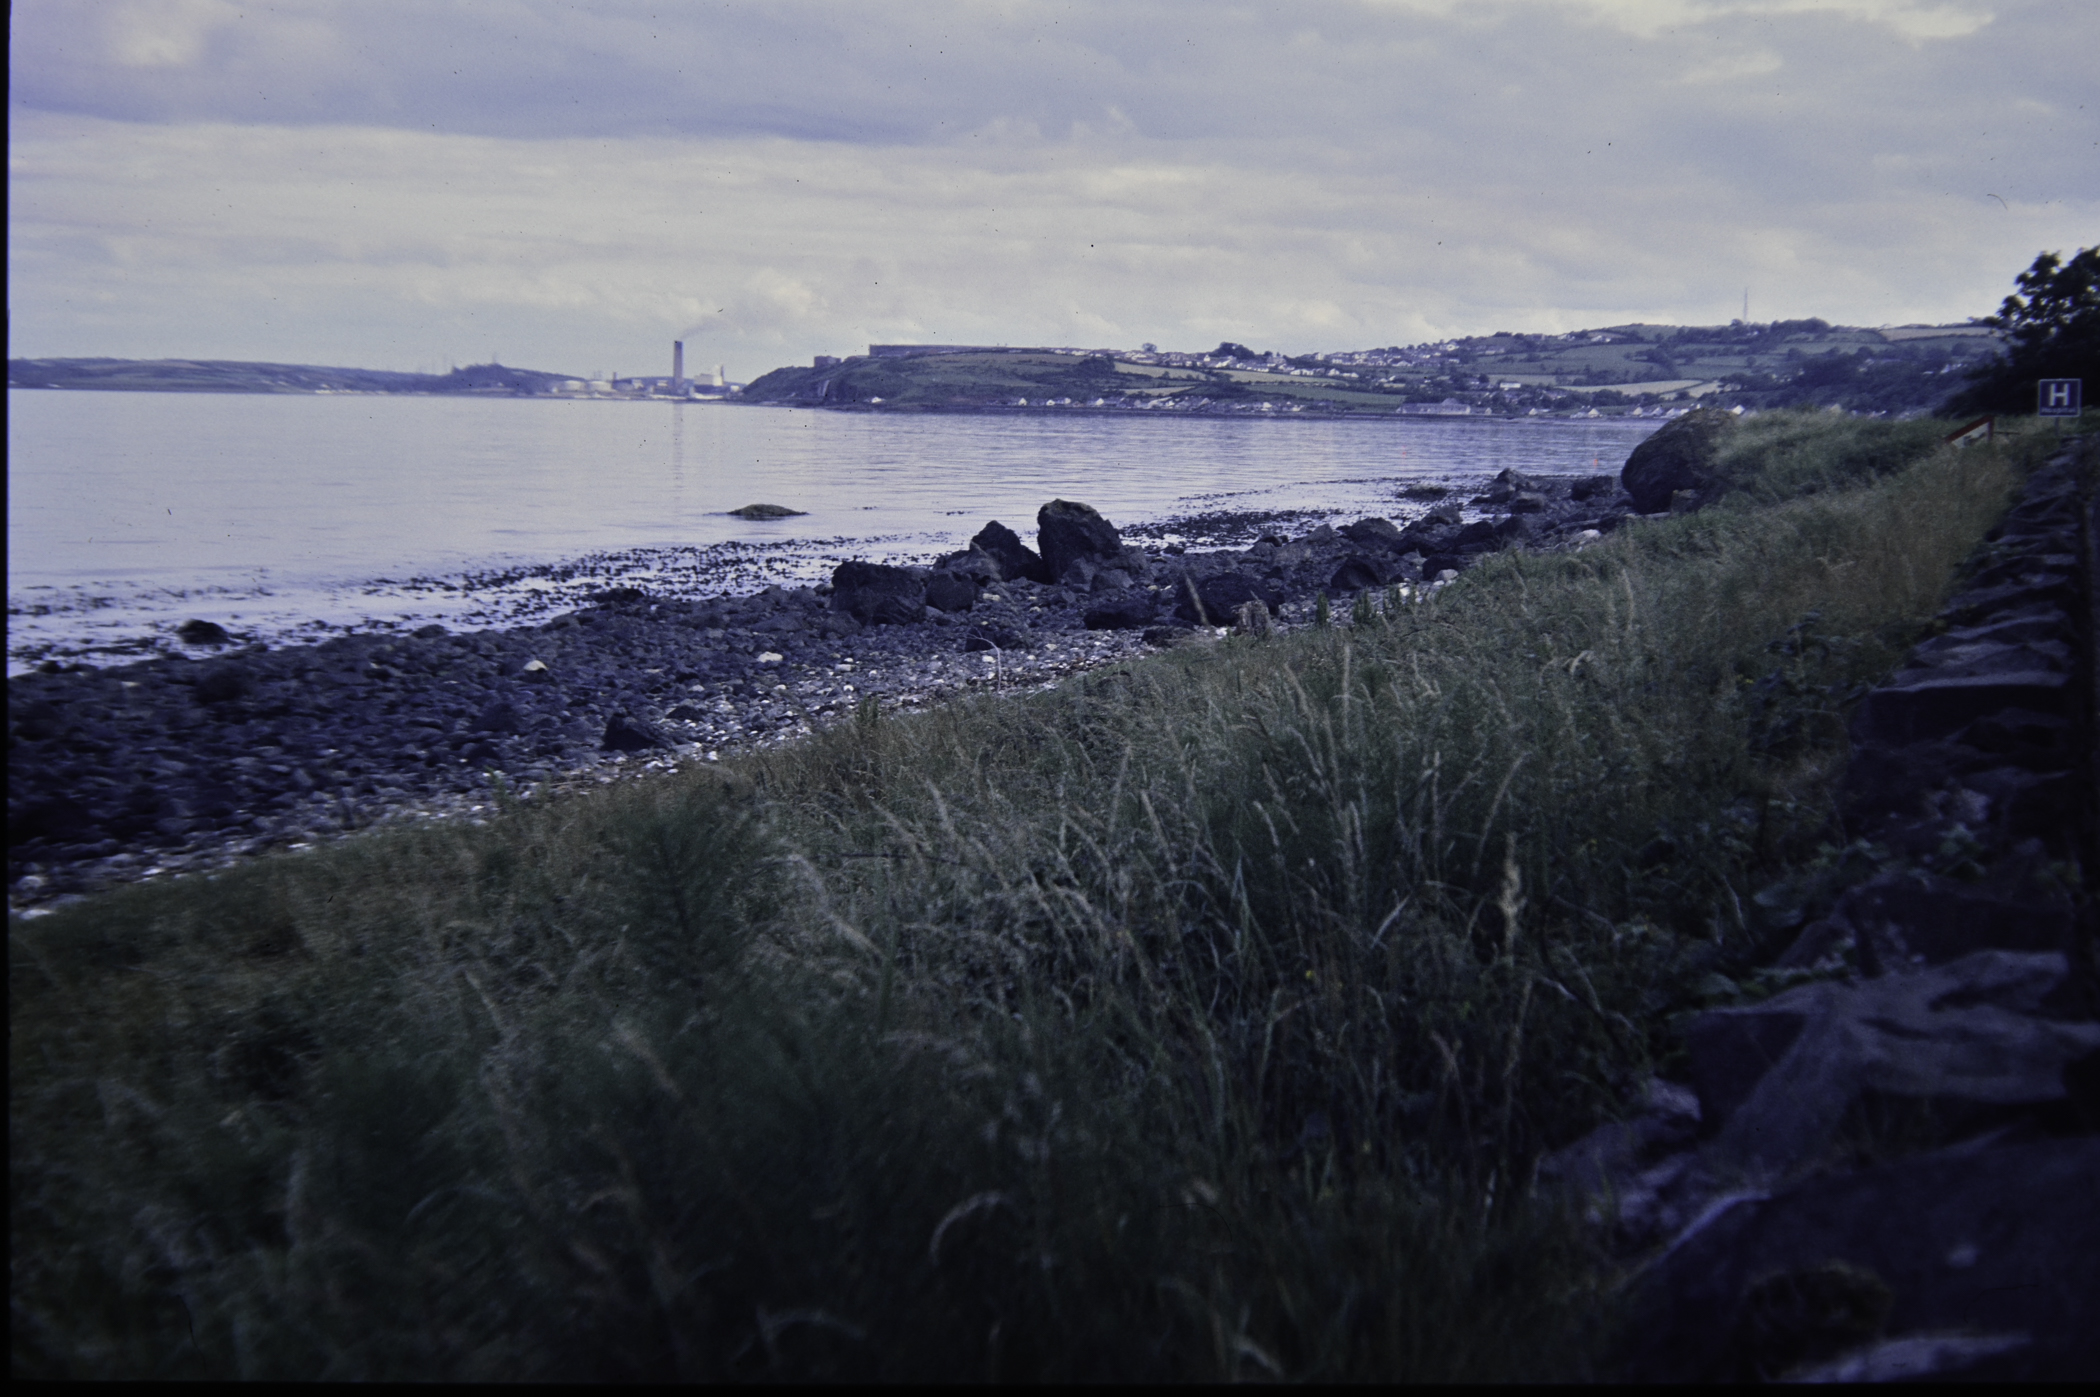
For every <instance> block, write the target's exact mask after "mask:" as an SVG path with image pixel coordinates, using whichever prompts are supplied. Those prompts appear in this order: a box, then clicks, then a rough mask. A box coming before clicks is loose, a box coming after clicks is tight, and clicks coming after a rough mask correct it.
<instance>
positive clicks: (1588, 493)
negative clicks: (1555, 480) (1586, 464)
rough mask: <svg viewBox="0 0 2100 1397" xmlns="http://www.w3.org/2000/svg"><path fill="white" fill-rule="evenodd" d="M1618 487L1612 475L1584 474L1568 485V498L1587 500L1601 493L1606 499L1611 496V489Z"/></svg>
mask: <svg viewBox="0 0 2100 1397" xmlns="http://www.w3.org/2000/svg"><path fill="white" fill-rule="evenodd" d="M1618 488H1619V482H1618V480H1617V479H1616V478H1615V477H1613V476H1609V475H1590V476H1584V477H1583V478H1582V479H1581V480H1578V481H1576V482H1575V483H1574V484H1573V485H1570V486H1569V487H1568V498H1569V499H1571V500H1587V499H1594V498H1595V497H1596V496H1598V495H1602V496H1604V497H1605V498H1606V499H1609V498H1611V493H1612V491H1614V490H1616V489H1618Z"/></svg>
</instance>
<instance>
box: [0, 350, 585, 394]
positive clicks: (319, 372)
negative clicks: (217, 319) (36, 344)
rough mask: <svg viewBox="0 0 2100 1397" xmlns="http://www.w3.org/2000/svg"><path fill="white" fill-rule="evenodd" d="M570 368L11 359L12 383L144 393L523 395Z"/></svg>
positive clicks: (558, 384) (553, 383) (559, 381)
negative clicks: (436, 369)
mask: <svg viewBox="0 0 2100 1397" xmlns="http://www.w3.org/2000/svg"><path fill="white" fill-rule="evenodd" d="M576 382H577V380H576V379H574V378H573V377H571V376H570V375H567V374H552V373H541V372H540V371H538V370H537V369H513V368H508V367H506V366H504V365H502V364H475V365H472V366H471V367H468V368H464V369H454V370H452V372H450V373H445V374H415V373H390V372H387V371H386V370H384V369H341V368H322V367H319V366H316V365H313V364H253V363H245V362H242V361H239V360H232V359H10V360H8V361H7V386H8V387H10V388H75V389H101V390H104V391H112V390H114V391H126V392H142V393H455V394H457V393H467V394H477V395H487V396H509V397H523V396H530V395H533V394H540V393H552V392H557V391H560V390H561V388H562V386H563V385H564V384H574V383H576Z"/></svg>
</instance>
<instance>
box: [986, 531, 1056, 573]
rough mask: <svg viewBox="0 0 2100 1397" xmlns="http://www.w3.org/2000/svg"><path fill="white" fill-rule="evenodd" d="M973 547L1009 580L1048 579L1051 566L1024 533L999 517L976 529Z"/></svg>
mask: <svg viewBox="0 0 2100 1397" xmlns="http://www.w3.org/2000/svg"><path fill="white" fill-rule="evenodd" d="M970 547H971V548H973V549H975V550H976V551H977V552H979V553H982V554H984V555H985V556H986V557H987V558H990V559H991V560H992V561H993V562H994V563H996V564H998V566H999V576H1000V577H1001V578H1002V579H1003V580H1005V581H1007V582H1048V581H1050V580H1051V578H1050V569H1049V568H1048V567H1046V566H1045V565H1044V563H1043V560H1042V557H1041V556H1040V555H1039V554H1037V553H1036V551H1035V550H1034V549H1032V548H1030V547H1029V546H1028V545H1027V544H1025V543H1023V542H1021V536H1020V535H1019V534H1017V533H1015V532H1014V531H1013V530H1012V529H1009V528H1007V527H1006V525H1004V524H1002V523H1000V522H999V521H998V520H997V519H994V520H992V522H991V523H989V524H986V525H985V526H984V527H983V528H981V529H979V530H978V531H977V537H975V538H973V539H971V540H970Z"/></svg>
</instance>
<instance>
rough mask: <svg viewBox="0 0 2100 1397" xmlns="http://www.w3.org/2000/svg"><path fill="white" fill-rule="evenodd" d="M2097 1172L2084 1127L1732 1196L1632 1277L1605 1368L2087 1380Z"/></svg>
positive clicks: (2096, 1269) (2095, 1273)
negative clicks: (2066, 1134)
mask: <svg viewBox="0 0 2100 1397" xmlns="http://www.w3.org/2000/svg"><path fill="white" fill-rule="evenodd" d="M2096 1171H2100V1140H2096V1139H2094V1138H2093V1137H2091V1136H2081V1137H2076V1138H2072V1139H2060V1140H2048V1139H2044V1140H2036V1141H2032V1142H2030V1143H2022V1144H2017V1145H2004V1146H2000V1147H1998V1148H1995V1149H1984V1150H1974V1149H1967V1148H1959V1147H1958V1148H1954V1149H1949V1150H1945V1151H1941V1152H1937V1153H1933V1154H1927V1155H1921V1156H1917V1157H1914V1158H1911V1159H1906V1160H1902V1161H1900V1162H1897V1163H1894V1164H1890V1165H1885V1166H1883V1167H1880V1168H1874V1169H1866V1170H1861V1171H1859V1172H1857V1173H1852V1174H1845V1175H1840V1176H1837V1177H1817V1178H1810V1179H1807V1180H1805V1181H1803V1182H1802V1183H1800V1184H1797V1185H1795V1186H1793V1187H1792V1188H1789V1189H1786V1190H1784V1191H1780V1192H1777V1193H1775V1194H1773V1195H1772V1196H1770V1197H1764V1196H1762V1195H1760V1194H1757V1193H1751V1194H1749V1195H1747V1196H1746V1195H1742V1194H1737V1195H1735V1198H1736V1200H1737V1201H1736V1202H1735V1203H1734V1204H1733V1206H1726V1207H1721V1208H1718V1209H1717V1210H1716V1211H1714V1212H1713V1213H1712V1215H1711V1216H1710V1219H1709V1221H1708V1222H1707V1224H1706V1225H1705V1226H1703V1227H1700V1228H1697V1229H1695V1230H1692V1231H1690V1232H1688V1233H1687V1234H1686V1235H1685V1236H1684V1237H1683V1238H1682V1239H1680V1241H1679V1243H1678V1244H1677V1245H1676V1246H1675V1247H1673V1248H1672V1249H1671V1250H1670V1251H1669V1252H1668V1253H1667V1254H1666V1255H1664V1256H1663V1257H1661V1258H1659V1259H1658V1260H1657V1261H1656V1262H1655V1263H1654V1264H1653V1265H1652V1266H1651V1267H1650V1268H1649V1269H1648V1270H1647V1271H1646V1272H1645V1273H1644V1274H1643V1275H1641V1276H1640V1277H1639V1279H1638V1280H1637V1281H1636V1282H1635V1283H1634V1284H1633V1285H1632V1286H1631V1287H1630V1288H1629V1293H1628V1296H1627V1302H1628V1303H1627V1312H1626V1323H1625V1325H1624V1327H1623V1330H1622V1337H1621V1339H1620V1340H1619V1344H1618V1353H1617V1354H1616V1355H1615V1357H1616V1361H1615V1362H1611V1363H1610V1364H1609V1366H1608V1368H1607V1372H1608V1373H1610V1375H1611V1376H1613V1377H1615V1378H1618V1379H1620V1380H1632V1381H1646V1382H1742V1381H1755V1380H1758V1379H1761V1378H1762V1379H1770V1378H1776V1377H1779V1376H1782V1375H1794V1376H1800V1377H1816V1376H1821V1377H1837V1378H1844V1377H1851V1378H1854V1379H1859V1378H1872V1377H1913V1378H1915V1377H1924V1376H1930V1375H1941V1376H1948V1377H1960V1378H1963V1379H1969V1380H1984V1379H1998V1380H2010V1381H2019V1380H2023V1379H2024V1380H2028V1381H2035V1380H2049V1379H2054V1380H2057V1381H2066V1380H2071V1381H2075V1380H2078V1379H2081V1378H2083V1379H2086V1380H2090V1379H2091V1377H2092V1375H2093V1374H2094V1373H2095V1372H2100V1326H2095V1325H2094V1324H2093V1323H2092V1308H2091V1307H2092V1304H2093V1300H2094V1296H2095V1295H2096V1294H2100V1206H2096V1205H2095V1203H2094V1197H2095V1195H2094V1189H2093V1179H2094V1177H2095V1174H2096ZM1848 1299H1849V1300H1850V1301H1851V1302H1852V1303H1847V1301H1848Z"/></svg>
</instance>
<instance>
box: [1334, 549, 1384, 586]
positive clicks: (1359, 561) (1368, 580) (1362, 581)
mask: <svg viewBox="0 0 2100 1397" xmlns="http://www.w3.org/2000/svg"><path fill="white" fill-rule="evenodd" d="M1384 583H1385V577H1384V572H1383V570H1382V569H1381V568H1380V567H1379V566H1378V565H1377V564H1376V563H1374V562H1372V561H1371V560H1370V559H1369V558H1366V557H1362V556H1358V557H1352V558H1344V559H1342V565H1341V566H1340V567H1338V568H1336V569H1335V570H1334V576H1332V577H1330V578H1328V579H1327V589H1328V590H1329V591H1331V592H1361V591H1363V590H1364V589H1365V588H1366V587H1378V586H1383V585H1384Z"/></svg>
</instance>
